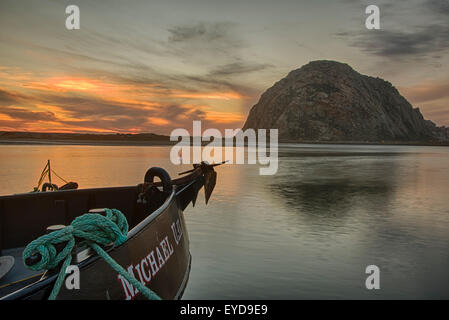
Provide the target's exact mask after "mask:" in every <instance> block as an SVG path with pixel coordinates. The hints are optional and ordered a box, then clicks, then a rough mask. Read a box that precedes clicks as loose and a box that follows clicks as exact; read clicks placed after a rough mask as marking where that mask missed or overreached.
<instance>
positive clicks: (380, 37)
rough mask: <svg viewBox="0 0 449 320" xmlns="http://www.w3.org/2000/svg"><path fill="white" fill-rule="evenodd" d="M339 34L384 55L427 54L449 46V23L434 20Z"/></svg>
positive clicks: (362, 46) (359, 46) (369, 51)
mask: <svg viewBox="0 0 449 320" xmlns="http://www.w3.org/2000/svg"><path fill="white" fill-rule="evenodd" d="M337 36H339V37H343V38H346V39H348V40H349V43H350V45H352V46H354V47H358V48H360V49H362V50H363V51H364V52H367V53H370V54H374V55H378V56H382V57H401V58H404V57H425V56H429V55H435V54H438V53H441V52H443V51H445V50H447V49H448V48H449V25H447V24H434V25H428V26H423V27H418V28H414V30H412V31H399V30H384V29H381V30H366V31H363V32H356V33H351V32H341V33H338V34H337Z"/></svg>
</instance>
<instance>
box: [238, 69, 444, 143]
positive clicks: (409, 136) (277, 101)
mask: <svg viewBox="0 0 449 320" xmlns="http://www.w3.org/2000/svg"><path fill="white" fill-rule="evenodd" d="M248 128H253V129H273V128H277V129H278V130H279V138H280V140H281V141H282V140H284V141H285V140H296V141H342V142H343V141H353V142H393V141H394V142H400V141H409V142H411V141H416V142H419V141H421V142H425V141H442V140H446V141H447V140H448V133H449V132H448V129H447V128H444V127H443V128H439V127H437V126H436V125H435V124H434V123H433V122H431V121H429V120H425V119H424V117H423V116H422V114H421V112H420V111H419V109H418V108H413V107H412V105H411V104H410V103H409V102H408V101H407V100H406V99H405V98H404V97H403V96H402V95H401V94H400V93H399V92H398V90H397V89H396V88H395V87H393V86H392V85H391V83H389V82H388V81H385V80H382V79H380V78H373V77H369V76H366V75H362V74H360V73H358V72H356V71H355V70H353V69H352V68H351V67H350V66H349V65H347V64H344V63H339V62H335V61H313V62H310V63H308V64H307V65H304V66H303V67H301V68H299V69H297V70H294V71H291V72H290V73H289V74H288V75H287V76H286V77H285V78H283V79H282V80H280V81H278V82H277V83H275V84H274V86H272V87H271V88H269V89H268V90H267V91H265V92H264V93H263V94H262V96H261V98H260V100H259V102H258V103H257V104H256V105H254V106H253V108H252V109H251V111H250V113H249V116H248V119H247V120H246V123H245V125H244V127H243V129H248Z"/></svg>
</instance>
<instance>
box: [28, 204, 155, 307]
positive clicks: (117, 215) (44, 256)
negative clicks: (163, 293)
mask: <svg viewBox="0 0 449 320" xmlns="http://www.w3.org/2000/svg"><path fill="white" fill-rule="evenodd" d="M104 210H105V212H106V216H103V215H101V214H97V213H86V214H83V215H82V216H79V217H77V218H76V219H75V220H73V222H72V223H71V224H70V225H69V226H67V227H65V228H63V229H60V230H56V231H53V232H51V233H49V234H45V235H43V236H41V237H39V238H37V239H36V240H33V241H32V242H30V243H29V244H28V245H27V246H26V248H25V250H24V251H23V261H24V264H25V266H26V267H27V268H29V269H31V270H35V271H38V270H50V269H53V268H56V267H57V266H58V265H59V264H60V263H61V262H62V267H61V269H60V271H59V275H58V277H57V279H56V282H55V284H54V286H53V290H52V291H51V293H50V296H49V298H48V299H49V300H54V299H55V298H56V296H57V295H58V293H59V290H60V289H61V286H62V283H63V282H64V279H65V271H66V269H67V267H68V266H69V265H70V262H71V261H72V250H73V248H74V246H75V237H77V238H80V239H83V240H82V241H81V242H80V245H81V244H86V245H88V246H89V247H91V248H92V249H94V250H95V251H96V252H97V254H98V255H99V256H100V257H101V258H103V259H104V260H105V261H106V262H107V263H108V264H109V265H110V266H111V267H112V269H114V270H115V271H116V272H117V273H119V274H120V275H122V276H123V277H124V278H125V279H126V280H128V282H130V283H131V284H132V285H133V286H134V287H136V288H137V289H138V290H139V291H140V292H142V294H143V295H144V296H145V297H147V298H148V299H150V300H160V297H159V296H158V295H157V294H156V293H154V292H153V291H151V290H150V289H149V288H147V287H146V286H145V285H143V284H142V283H141V282H139V281H138V280H137V279H136V278H135V277H134V276H133V275H131V274H129V273H128V272H127V271H126V270H125V269H123V267H122V266H120V265H119V264H118V263H117V262H116V261H115V260H114V259H112V257H111V256H110V255H108V254H107V253H106V251H104V250H103V248H101V247H100V245H108V244H110V243H114V244H115V245H121V244H123V243H124V242H125V241H126V240H127V237H126V235H127V233H128V222H127V221H126V217H125V216H124V215H123V213H121V212H120V210H117V209H104ZM60 243H65V247H64V248H63V249H62V250H61V251H60V252H59V253H58V252H57V251H56V249H55V245H57V244H60ZM36 253H39V254H40V256H41V259H40V261H38V262H36V263H35V264H32V265H27V263H26V259H27V258H29V257H31V256H32V255H34V254H36Z"/></svg>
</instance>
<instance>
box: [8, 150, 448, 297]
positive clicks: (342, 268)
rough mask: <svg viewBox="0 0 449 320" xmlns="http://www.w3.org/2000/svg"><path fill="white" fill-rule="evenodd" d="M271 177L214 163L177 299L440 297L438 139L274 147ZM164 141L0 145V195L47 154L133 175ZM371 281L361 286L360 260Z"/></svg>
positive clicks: (98, 179) (444, 163) (83, 175)
mask: <svg viewBox="0 0 449 320" xmlns="http://www.w3.org/2000/svg"><path fill="white" fill-rule="evenodd" d="M279 156H280V158H279V170H278V173H277V174H276V175H275V176H259V175H258V167H257V166H255V165H252V166H249V165H234V166H233V165H226V166H222V167H220V168H218V169H217V171H218V183H217V186H216V188H215V191H214V194H213V196H212V199H211V201H210V203H209V205H208V206H207V207H206V206H205V205H204V204H203V203H204V199H203V194H201V198H200V199H199V200H200V201H199V202H198V205H197V207H195V208H192V207H189V208H188V209H187V210H186V211H185V216H186V220H187V224H188V225H187V227H188V231H189V236H190V241H191V253H192V256H193V264H192V271H191V275H190V281H189V284H188V286H187V289H186V291H185V295H184V298H186V299H210V298H216V299H237V298H249V299H259V298H274V299H281V298H285V299H301V298H363V299H370V298H446V299H447V298H449V233H448V231H449V194H448V190H449V148H440V147H399V146H337V145H330V146H327V145H284V146H282V147H281V148H280V154H279ZM168 157H169V148H168V147H103V146H0V194H9V193H17V192H24V191H28V190H31V189H32V187H33V186H34V185H35V184H36V182H37V179H38V177H39V175H40V172H41V170H42V168H43V166H44V164H45V161H46V160H47V159H52V164H53V168H54V170H55V171H56V172H57V173H59V174H60V175H61V176H62V177H65V178H67V179H70V180H74V181H77V182H78V183H79V184H80V185H81V186H82V187H84V188H87V187H103V186H116V185H117V186H118V185H133V184H136V183H139V182H141V181H142V180H143V175H144V173H145V171H146V169H147V168H149V167H151V166H161V167H165V168H166V169H167V170H168V171H169V172H170V173H171V175H172V176H174V175H175V173H176V172H179V171H181V170H183V169H184V168H185V166H184V167H176V166H174V165H172V164H171V163H170V162H169V160H168ZM370 264H375V265H377V266H378V267H379V268H380V270H381V284H380V285H381V289H380V290H377V291H376V290H372V291H368V290H367V289H365V285H364V284H365V278H366V275H365V267H366V266H367V265H370Z"/></svg>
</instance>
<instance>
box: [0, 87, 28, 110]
mask: <svg viewBox="0 0 449 320" xmlns="http://www.w3.org/2000/svg"><path fill="white" fill-rule="evenodd" d="M23 98H24V96H22V95H20V94H17V93H15V92H10V91H5V90H2V89H0V106H2V107H3V106H6V107H7V106H11V105H13V104H16V103H18V102H19V101H20V100H22V99H23Z"/></svg>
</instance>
